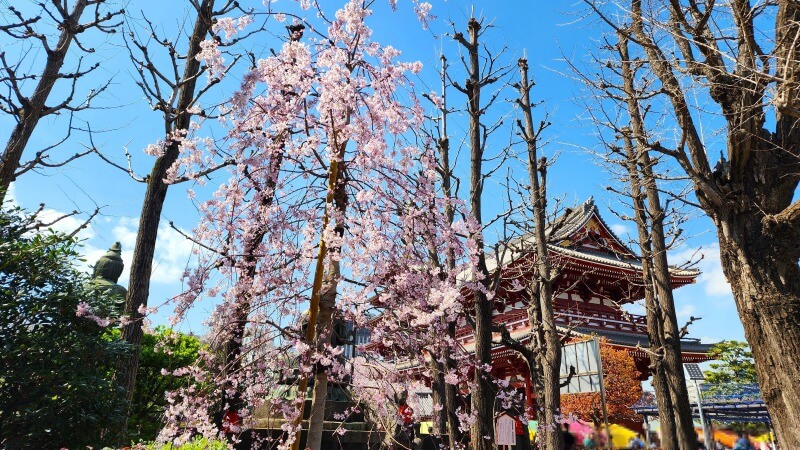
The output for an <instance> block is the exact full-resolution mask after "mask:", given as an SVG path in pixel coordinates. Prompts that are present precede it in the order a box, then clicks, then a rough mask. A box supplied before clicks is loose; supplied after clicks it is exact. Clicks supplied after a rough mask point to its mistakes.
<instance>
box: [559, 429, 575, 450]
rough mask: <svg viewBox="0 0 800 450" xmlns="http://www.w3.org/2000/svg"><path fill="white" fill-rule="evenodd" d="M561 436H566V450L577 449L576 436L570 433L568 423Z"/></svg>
mask: <svg viewBox="0 0 800 450" xmlns="http://www.w3.org/2000/svg"><path fill="white" fill-rule="evenodd" d="M561 434H562V435H563V436H564V450H572V449H573V448H575V436H573V435H572V433H570V432H569V424H568V423H565V424H564V425H563V426H562V430H561Z"/></svg>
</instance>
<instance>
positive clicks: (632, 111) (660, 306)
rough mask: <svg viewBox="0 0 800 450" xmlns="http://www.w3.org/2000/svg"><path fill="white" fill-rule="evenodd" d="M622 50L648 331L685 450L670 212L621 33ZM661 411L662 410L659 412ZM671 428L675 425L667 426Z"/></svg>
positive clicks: (688, 425) (688, 421)
mask: <svg viewBox="0 0 800 450" xmlns="http://www.w3.org/2000/svg"><path fill="white" fill-rule="evenodd" d="M619 38H620V42H619V44H618V51H619V55H620V62H621V66H622V67H621V69H622V70H621V74H622V78H623V90H624V93H625V103H626V106H627V109H628V116H629V119H630V128H629V130H627V131H629V134H628V135H625V136H624V137H623V139H624V140H625V153H626V154H625V156H626V163H627V168H628V175H629V177H630V185H631V194H632V196H633V197H634V198H633V202H634V208H635V212H634V217H635V220H636V225H637V229H638V231H639V246H640V248H641V251H642V267H643V271H642V277H643V281H644V284H645V306H646V307H647V310H648V314H650V310H651V309H652V310H654V311H653V312H654V313H655V314H652V315H653V316H654V317H653V319H654V320H655V321H656V322H650V320H649V319H650V318H649V317H648V325H652V327H648V335H649V336H650V337H651V338H653V340H651V344H650V348H651V350H654V351H656V352H657V354H658V356H657V357H656V358H657V359H659V361H656V364H655V366H656V367H657V368H658V369H659V372H660V373H658V374H657V380H658V383H666V386H659V389H660V390H662V391H663V390H664V388H666V391H667V393H668V394H669V400H670V402H669V403H670V406H671V407H672V409H673V412H674V414H673V415H672V416H673V417H674V425H675V434H674V437H675V440H676V441H675V442H676V443H677V446H678V448H680V449H681V450H694V449H696V448H697V436H696V432H695V429H694V421H693V419H692V411H691V408H690V406H689V393H688V391H687V389H686V379H685V376H684V373H683V361H682V357H681V342H680V327H679V326H678V319H677V314H676V312H675V300H674V297H673V295H672V282H671V278H670V270H669V265H668V263H667V247H666V237H665V234H664V217H665V212H664V210H663V208H662V206H661V199H660V198H659V192H658V186H657V185H656V178H655V175H654V173H653V165H654V162H653V161H652V160H651V158H650V154H649V149H648V144H647V142H646V139H645V136H646V129H645V125H644V118H643V116H642V114H641V110H640V104H639V101H638V98H639V95H638V92H637V91H636V88H635V74H634V70H633V68H632V63H631V59H630V56H629V52H628V40H627V37H626V36H625V35H624V34H619ZM659 412H660V410H659ZM667 425H668V426H667V431H669V425H672V424H671V423H668V424H667Z"/></svg>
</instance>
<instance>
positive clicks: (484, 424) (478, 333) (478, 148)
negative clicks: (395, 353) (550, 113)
mask: <svg viewBox="0 0 800 450" xmlns="http://www.w3.org/2000/svg"><path fill="white" fill-rule="evenodd" d="M480 29H481V24H480V22H478V20H477V19H475V18H471V19H470V20H469V23H468V24H467V31H468V33H469V40H468V41H467V40H463V42H462V45H464V46H465V47H466V48H467V51H468V53H469V63H468V64H469V66H468V70H469V78H468V79H467V82H466V86H465V90H466V94H467V103H468V106H467V109H468V113H469V148H470V187H469V204H470V214H471V215H472V218H473V219H474V220H475V223H477V224H482V223H483V222H482V214H481V196H482V194H483V171H482V168H483V143H482V136H481V115H482V114H483V110H482V108H481V87H482V84H481V83H482V82H485V80H482V79H481V73H480V61H479V54H478V52H479V50H480V48H479V44H478V36H479V31H480ZM462 39H463V38H462ZM470 238H471V239H473V240H474V241H475V246H476V248H477V249H478V255H477V258H476V259H477V267H476V268H475V271H476V272H477V273H478V276H480V277H482V280H481V281H480V282H481V283H483V284H484V287H486V286H488V282H489V279H490V277H489V269H488V268H487V266H486V254H485V251H484V240H483V232H482V231H481V230H477V231H475V233H474V234H473V235H472V236H470ZM472 295H473V302H474V307H473V308H474V309H473V319H474V328H475V329H474V336H475V373H474V388H473V390H472V393H471V394H472V413H473V414H474V416H475V423H474V424H473V426H472V430H471V442H472V449H473V450H490V449H492V448H493V447H494V400H495V395H496V393H495V390H494V387H493V386H492V381H491V374H490V373H489V372H488V371H487V368H490V367H491V365H492V301H491V300H489V298H488V297H487V295H486V292H485V290H483V289H475V290H473V291H472Z"/></svg>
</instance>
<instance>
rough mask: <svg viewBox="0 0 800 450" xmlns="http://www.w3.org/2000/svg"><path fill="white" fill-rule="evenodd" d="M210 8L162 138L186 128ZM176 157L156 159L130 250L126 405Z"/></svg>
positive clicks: (207, 0) (173, 147)
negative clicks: (168, 176)
mask: <svg viewBox="0 0 800 450" xmlns="http://www.w3.org/2000/svg"><path fill="white" fill-rule="evenodd" d="M213 8H214V0H203V2H202V4H201V5H200V8H199V9H198V11H197V19H196V21H195V24H194V30H193V31H192V36H191V38H190V40H189V51H188V52H187V57H186V65H185V67H184V72H183V80H186V81H185V83H184V85H183V87H182V88H181V91H180V95H179V98H178V105H177V111H178V114H177V116H176V117H175V120H174V123H173V122H171V121H170V120H166V119H167V118H165V134H166V135H167V136H169V135H170V133H171V132H173V131H176V130H188V128H189V123H190V120H191V115H190V114H189V113H188V112H187V109H189V107H190V106H191V104H192V101H193V99H194V94H195V86H196V85H197V78H198V76H197V75H198V74H199V73H200V61H198V60H197V59H195V57H196V56H197V55H198V54H199V53H200V50H201V49H200V43H201V42H202V41H203V40H204V39H205V37H206V35H207V34H208V31H209V29H210V28H211V16H212V11H213ZM179 154H180V144H179V143H178V142H175V141H170V142H169V143H168V144H167V145H166V148H165V149H164V153H163V154H162V155H161V156H159V157H158V158H157V159H156V162H155V164H154V165H153V170H152V171H151V172H150V176H149V178H148V181H147V190H146V192H145V195H144V200H143V202H142V213H141V216H140V217H139V229H138V231H137V234H136V246H135V248H134V250H133V261H132V262H131V271H130V281H129V286H128V295H127V297H126V299H125V315H126V316H128V317H129V318H130V322H129V323H128V324H127V325H125V326H124V327H123V329H122V339H123V340H124V341H125V342H128V343H129V344H131V345H132V346H133V347H134V349H133V353H132V354H131V356H130V357H128V358H126V359H125V360H124V361H123V362H122V363H121V364H120V367H119V369H118V371H117V383H118V384H119V385H120V386H122V387H123V388H125V390H126V393H127V398H128V401H131V400H132V398H133V390H134V387H135V385H136V372H137V371H138V369H139V354H140V352H141V342H142V319H143V316H142V314H140V313H139V308H140V307H141V306H147V299H148V297H149V296H150V275H151V272H152V270H153V257H154V255H155V247H156V238H157V236H158V226H159V224H160V222H161V211H162V209H163V207H164V200H165V199H166V196H167V188H168V187H169V185H167V184H166V183H165V182H164V177H165V176H166V174H167V170H168V169H169V168H170V167H171V166H172V165H173V164H174V163H175V161H176V160H177V159H178V155H179Z"/></svg>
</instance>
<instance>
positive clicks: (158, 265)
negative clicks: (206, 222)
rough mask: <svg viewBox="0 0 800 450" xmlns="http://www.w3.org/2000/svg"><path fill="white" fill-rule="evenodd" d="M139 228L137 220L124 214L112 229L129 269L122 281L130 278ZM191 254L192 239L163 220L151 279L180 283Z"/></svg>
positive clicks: (159, 229) (165, 282) (164, 282)
mask: <svg viewBox="0 0 800 450" xmlns="http://www.w3.org/2000/svg"><path fill="white" fill-rule="evenodd" d="M138 227H139V224H138V220H136V219H134V218H127V217H124V218H121V219H119V221H118V222H117V224H116V225H115V226H114V228H113V229H112V234H113V235H114V238H115V240H117V241H119V242H120V244H121V245H122V260H123V261H124V262H125V269H126V270H125V272H124V273H123V275H122V278H121V279H120V283H121V284H122V283H123V282H124V283H127V281H128V271H129V270H130V264H131V258H132V255H133V249H134V247H135V246H136V234H137V230H138ZM182 231H183V230H182ZM109 245H110V244H109ZM191 253H192V242H191V241H189V240H188V239H186V238H185V237H183V236H182V235H181V234H180V233H178V232H177V231H175V230H173V229H172V228H171V227H169V225H168V224H165V223H162V224H161V225H160V226H159V227H158V237H157V238H156V249H155V257H154V258H153V269H152V272H151V278H150V281H151V282H153V283H163V284H171V283H178V282H180V281H181V278H182V276H183V272H184V270H185V269H186V266H187V264H188V263H189V260H190V257H191Z"/></svg>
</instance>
